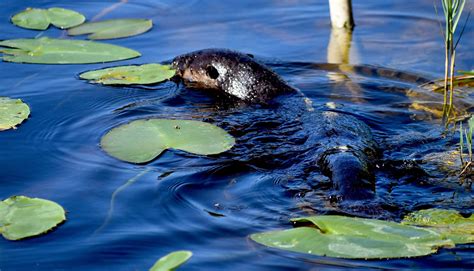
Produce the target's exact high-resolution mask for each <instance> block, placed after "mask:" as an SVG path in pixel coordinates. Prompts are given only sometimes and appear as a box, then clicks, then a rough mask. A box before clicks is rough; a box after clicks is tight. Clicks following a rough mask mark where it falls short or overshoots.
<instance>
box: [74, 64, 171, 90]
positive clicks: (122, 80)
mask: <svg viewBox="0 0 474 271" xmlns="http://www.w3.org/2000/svg"><path fill="white" fill-rule="evenodd" d="M175 73H176V71H175V70H174V69H172V68H171V67H170V66H169V65H161V64H144V65H139V66H137V65H130V66H119V67H113V68H107V69H101V70H95V71H89V72H84V73H81V74H80V75H79V77H80V78H81V79H86V80H91V81H92V82H93V83H100V84H103V85H131V84H142V85H144V84H155V83H159V82H163V81H165V80H168V79H170V78H171V77H173V76H174V75H175Z"/></svg>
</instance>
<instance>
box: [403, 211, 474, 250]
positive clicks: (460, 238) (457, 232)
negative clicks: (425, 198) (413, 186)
mask: <svg viewBox="0 0 474 271" xmlns="http://www.w3.org/2000/svg"><path fill="white" fill-rule="evenodd" d="M402 224H407V225H415V226H424V227H429V229H432V230H434V231H436V232H438V233H439V234H440V235H442V236H443V237H444V238H446V239H448V238H449V239H451V240H453V242H454V243H456V244H466V243H473V242H474V215H471V216H470V217H463V216H462V215H460V214H459V212H458V211H455V210H443V209H427V210H421V211H417V212H414V213H411V214H409V215H407V216H405V217H404V218H403V221H402Z"/></svg>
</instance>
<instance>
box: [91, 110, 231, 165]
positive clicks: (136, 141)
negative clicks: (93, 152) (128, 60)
mask: <svg viewBox="0 0 474 271" xmlns="http://www.w3.org/2000/svg"><path fill="white" fill-rule="evenodd" d="M100 144H101V146H102V148H103V149H104V150H105V151H106V152H107V153H108V154H109V155H111V156H113V157H115V158H117V159H120V160H123V161H126V162H131V163H146V162H149V161H151V160H153V159H155V158H156V157H157V156H158V155H160V154H161V153H162V152H163V151H165V150H167V149H177V150H183V151H186V152H190V153H194V154H200V155H211V154H218V153H221V152H224V151H227V150H229V149H230V148H232V146H233V145H234V144H235V140H234V138H233V137H232V136H231V135H229V134H228V133H227V132H226V131H224V130H223V129H221V128H219V127H217V126H215V125H212V124H210V123H206V122H201V121H195V120H170V119H144V120H136V121H132V122H130V123H127V124H124V125H121V126H118V127H116V128H114V129H112V130H110V131H109V132H108V133H107V134H105V135H104V136H103V137H102V139H101V142H100Z"/></svg>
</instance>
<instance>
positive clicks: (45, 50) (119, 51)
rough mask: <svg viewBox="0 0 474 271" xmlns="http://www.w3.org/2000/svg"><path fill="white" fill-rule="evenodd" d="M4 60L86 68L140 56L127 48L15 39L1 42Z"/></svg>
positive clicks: (0, 49) (72, 41) (80, 41)
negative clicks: (92, 64) (91, 65)
mask: <svg viewBox="0 0 474 271" xmlns="http://www.w3.org/2000/svg"><path fill="white" fill-rule="evenodd" d="M0 46H3V47H10V48H15V49H2V48H1V47H0V52H1V53H3V54H4V55H3V60H4V61H10V62H20V63H41V64H86V63H102V62H110V61H117V60H124V59H129V58H134V57H138V56H140V53H139V52H137V51H134V50H131V49H128V48H125V47H120V46H117V45H111V44H106V43H99V42H93V41H84V40H62V39H50V38H46V37H44V38H39V39H13V40H4V41H2V42H0Z"/></svg>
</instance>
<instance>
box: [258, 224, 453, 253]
mask: <svg viewBox="0 0 474 271" xmlns="http://www.w3.org/2000/svg"><path fill="white" fill-rule="evenodd" d="M292 221H293V222H295V223H296V226H298V225H299V224H301V223H304V224H303V225H307V224H308V223H309V224H310V225H311V224H312V226H311V227H308V226H303V227H297V228H294V229H289V230H282V231H273V232H264V233H256V234H252V235H251V236H250V238H251V239H252V240H254V241H256V242H258V243H260V244H263V245H265V246H269V247H274V248H279V249H283V250H288V251H295V252H301V253H308V254H314V255H319V256H328V257H335V258H349V259H385V258H405V257H416V256H424V255H429V254H432V253H435V252H436V251H437V250H438V248H440V247H453V246H454V243H453V242H452V241H451V240H443V239H442V238H441V236H440V235H439V234H438V233H436V232H435V231H431V230H427V229H422V228H417V227H413V226H407V225H401V224H398V223H395V222H388V221H382V220H375V219H363V218H351V217H343V216H332V215H328V216H314V217H304V218H296V219H292Z"/></svg>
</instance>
